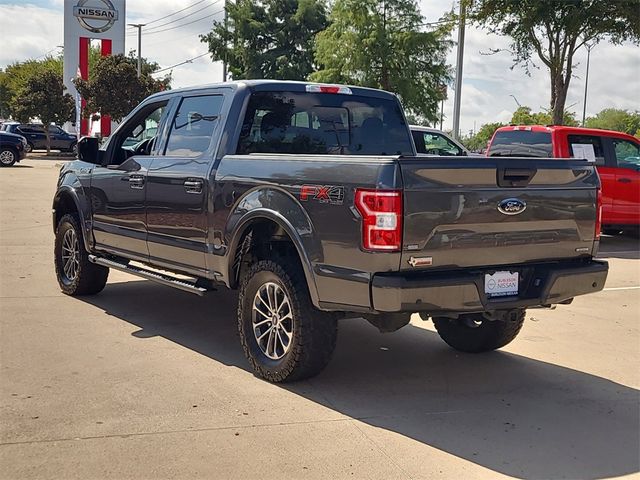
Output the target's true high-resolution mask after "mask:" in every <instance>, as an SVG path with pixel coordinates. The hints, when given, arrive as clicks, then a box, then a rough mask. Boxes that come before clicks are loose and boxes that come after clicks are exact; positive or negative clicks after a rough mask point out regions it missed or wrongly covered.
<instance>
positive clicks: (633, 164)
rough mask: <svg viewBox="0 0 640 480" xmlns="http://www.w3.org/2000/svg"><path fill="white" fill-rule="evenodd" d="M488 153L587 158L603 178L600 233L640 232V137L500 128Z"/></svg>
mask: <svg viewBox="0 0 640 480" xmlns="http://www.w3.org/2000/svg"><path fill="white" fill-rule="evenodd" d="M487 155H489V156H491V157H496V156H517V157H556V158H586V159H587V160H589V161H591V162H593V163H594V164H595V165H596V167H597V170H598V174H599V175H600V181H601V182H602V228H603V231H605V233H612V234H613V233H617V232H620V231H627V232H629V233H636V234H637V233H638V231H639V230H640V140H638V139H637V138H636V137H633V136H631V135H627V134H626V133H622V132H614V131H611V130H599V129H593V128H580V127H565V126H548V127H543V126H539V125H534V126H509V127H501V128H499V129H498V130H496V132H495V133H494V135H493V138H492V139H491V142H490V144H489V148H488V150H487Z"/></svg>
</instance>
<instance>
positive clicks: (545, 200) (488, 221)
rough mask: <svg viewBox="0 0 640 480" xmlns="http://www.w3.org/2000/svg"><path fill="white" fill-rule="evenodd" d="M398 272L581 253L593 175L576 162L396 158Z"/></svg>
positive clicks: (590, 233) (591, 215)
mask: <svg viewBox="0 0 640 480" xmlns="http://www.w3.org/2000/svg"><path fill="white" fill-rule="evenodd" d="M398 162H399V163H400V167H401V171H402V178H403V184H404V214H405V217H404V237H403V245H404V246H403V252H402V261H401V266H400V269H401V270H418V269H420V270H424V269H441V268H461V267H475V266H493V265H496V266H497V265H506V264H518V263H526V262H534V261H546V260H553V259H571V258H577V257H589V256H591V255H592V253H595V252H594V251H593V248H594V233H595V232H594V230H595V221H596V197H597V189H598V186H599V179H598V175H597V172H596V170H595V167H594V166H593V164H590V163H587V162H586V161H584V160H562V159H539V158H536V159H533V158H504V157H502V158H492V157H484V158H478V157H476V158H473V157H467V158H461V157H429V158H425V157H422V158H420V157H411V158H410V157H401V158H400V159H399V160H398Z"/></svg>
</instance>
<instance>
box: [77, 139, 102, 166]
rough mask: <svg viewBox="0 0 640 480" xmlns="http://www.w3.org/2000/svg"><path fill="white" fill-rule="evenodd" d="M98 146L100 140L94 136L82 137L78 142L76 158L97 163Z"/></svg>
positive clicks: (98, 161)
mask: <svg viewBox="0 0 640 480" xmlns="http://www.w3.org/2000/svg"><path fill="white" fill-rule="evenodd" d="M99 146H100V141H99V140H98V139H97V138H96V137H82V138H81V139H80V141H79V142H78V158H79V159H80V160H82V161H83V162H87V163H93V164H95V165H97V164H99V163H100V160H99V156H98V148H99Z"/></svg>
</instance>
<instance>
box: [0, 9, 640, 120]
mask: <svg viewBox="0 0 640 480" xmlns="http://www.w3.org/2000/svg"><path fill="white" fill-rule="evenodd" d="M223 1H224V0H218V1H217V2H216V1H215V0H211V4H210V5H211V6H208V7H207V8H206V9H204V10H202V11H201V12H198V13H195V14H194V15H191V16H189V17H186V18H184V19H183V20H179V21H177V22H175V23H173V24H170V25H166V26H164V27H158V25H161V24H163V23H165V22H169V21H171V20H174V19H176V18H180V17H182V16H185V15H187V14H189V13H192V12H193V11H194V10H197V9H198V8H202V7H204V6H206V5H207V4H205V3H203V4H201V5H198V6H196V7H194V8H192V9H187V10H185V11H184V12H181V13H178V14H177V15H176V16H174V17H170V18H167V19H165V20H161V21H158V22H155V23H153V24H150V25H149V26H148V27H146V28H145V29H143V32H144V31H145V30H146V31H147V32H148V33H145V34H144V35H143V43H142V53H143V55H144V56H145V57H147V58H149V59H150V60H152V61H155V62H158V64H160V66H161V67H168V66H171V65H175V64H177V63H180V62H183V61H185V60H187V59H189V58H193V57H196V56H197V55H199V54H201V53H204V52H206V51H207V47H206V45H205V44H203V43H201V42H200V40H199V38H198V34H200V33H205V32H207V31H208V30H209V29H210V28H211V25H212V21H213V19H214V18H216V19H220V18H221V17H222V12H221V9H222V2H223ZM36 3H37V5H36ZM193 3H194V0H154V1H153V2H150V1H149V0H128V1H127V22H129V23H145V22H150V21H153V20H154V19H158V18H160V17H162V16H164V15H168V14H170V13H172V12H175V11H177V10H180V9H182V8H184V7H187V6H188V5H191V4H193ZM62 4H63V2H62V0H32V2H29V3H28V4H27V3H24V2H17V1H16V2H13V3H7V2H5V3H3V4H0V18H2V19H3V23H2V28H1V29H0V45H2V48H1V49H0V67H5V66H6V65H7V64H9V63H11V62H13V61H17V60H25V59H27V58H35V57H38V56H41V55H43V54H44V53H46V52H47V51H50V50H51V49H54V48H55V46H56V45H60V44H61V42H62V33H63V32H62V28H63V26H62ZM453 5H454V0H421V1H420V6H421V9H422V12H423V14H424V15H425V17H426V19H427V21H435V20H438V19H439V18H440V17H441V16H442V15H443V14H444V13H445V12H446V11H450V10H451V8H452V6H453ZM216 12H217V13H216ZM213 13H216V15H214V16H213V17H209V18H204V19H203V20H200V21H197V22H194V23H192V24H190V25H185V26H184V27H180V28H173V29H171V30H167V31H165V32H160V33H153V34H152V33H151V32H152V31H153V28H152V27H155V28H156V29H157V30H160V29H164V28H170V27H175V26H177V25H182V24H185V23H188V22H190V21H193V20H198V19H200V18H202V17H205V16H207V15H209V14H213ZM12 18H15V19H20V21H15V22H7V21H4V19H12ZM128 31H131V30H130V29H129V30H128ZM131 32H132V33H133V31H131ZM455 37H456V32H455V31H454V40H455ZM507 45H508V41H507V39H506V38H502V37H498V36H495V35H489V34H487V33H486V32H484V31H481V30H479V29H477V28H472V27H469V28H468V29H467V35H466V41H465V60H464V74H463V89H462V109H461V110H462V112H461V130H462V131H463V132H467V131H469V130H470V129H472V128H473V127H474V124H475V127H476V128H479V127H480V125H482V124H483V123H487V122H495V121H508V120H509V119H510V118H511V112H513V110H515V108H516V107H517V106H516V103H515V101H514V99H513V98H512V97H511V96H510V95H514V96H515V97H516V98H517V99H518V101H519V102H520V103H521V104H523V105H528V106H530V107H532V108H533V109H534V110H540V109H541V108H547V107H548V104H549V80H548V74H547V71H546V70H545V69H543V68H541V69H539V70H533V71H532V73H531V76H527V75H526V74H525V72H524V70H523V69H522V68H520V67H515V68H513V69H511V68H510V67H511V66H512V64H513V61H512V59H511V57H510V55H509V54H508V53H499V54H496V55H482V54H481V52H486V51H487V50H489V49H490V48H506V47H507ZM136 48H137V38H136V36H135V35H128V36H127V38H126V51H127V52H128V51H129V50H131V49H136ZM448 61H449V63H450V64H451V65H452V66H455V48H454V49H452V51H451V52H450V53H449V55H448ZM576 63H578V66H577V68H576V69H575V71H574V75H575V78H573V79H572V81H571V86H570V89H569V96H568V100H567V105H572V104H575V105H573V106H572V107H571V108H570V109H571V110H573V111H575V112H577V113H578V118H581V117H582V104H583V103H582V99H583V94H584V73H585V63H586V51H584V50H583V51H581V52H579V53H578V55H577V58H576ZM221 78H222V66H221V64H220V63H219V62H218V63H212V62H211V60H210V58H209V57H208V56H205V57H202V58H199V59H197V60H194V61H193V63H188V64H185V65H181V66H178V67H176V68H174V69H173V85H174V87H181V86H188V85H197V84H206V83H213V82H218V81H220V80H221ZM453 93H454V92H453V91H452V90H450V92H449V95H450V98H449V99H448V100H447V101H446V102H445V122H444V127H445V129H450V128H451V119H452V111H453ZM587 106H588V108H587V114H588V115H593V114H595V113H597V112H598V111H600V110H601V109H603V108H606V107H616V108H626V109H631V110H635V109H639V110H640V48H638V47H637V46H634V45H629V44H627V45H622V46H615V45H611V44H609V43H606V42H605V43H601V44H600V45H598V46H596V47H595V48H594V49H593V50H592V53H591V67H590V72H589V96H588V102H587Z"/></svg>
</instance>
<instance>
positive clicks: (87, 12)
mask: <svg viewBox="0 0 640 480" xmlns="http://www.w3.org/2000/svg"><path fill="white" fill-rule="evenodd" d="M125 7H126V5H125V0H64V86H65V87H67V92H68V93H69V94H71V96H72V97H73V98H74V99H75V101H76V119H77V120H78V121H77V122H76V123H80V127H81V128H80V131H81V133H82V134H86V133H87V132H88V130H90V129H91V126H90V125H89V124H88V122H87V121H86V120H82V121H80V120H79V117H80V110H81V108H82V105H81V104H82V103H84V102H83V101H82V100H81V99H80V98H79V97H78V95H77V91H76V87H75V85H74V84H73V79H75V78H76V77H77V76H78V75H80V76H81V77H82V78H85V79H86V78H88V76H89V56H90V55H89V53H90V51H91V48H92V47H93V48H98V49H99V51H100V54H101V55H117V54H119V53H124V35H125V27H126V21H127V18H126V11H125ZM92 40H96V42H94V43H93V44H92V43H91V41H92ZM97 40H99V42H98V41H97ZM85 113H86V112H85ZM110 122H111V121H110V120H109V119H108V118H107V117H106V116H105V118H102V119H101V129H100V130H101V132H103V133H105V134H108V132H109V130H110V125H111V123H110Z"/></svg>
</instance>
